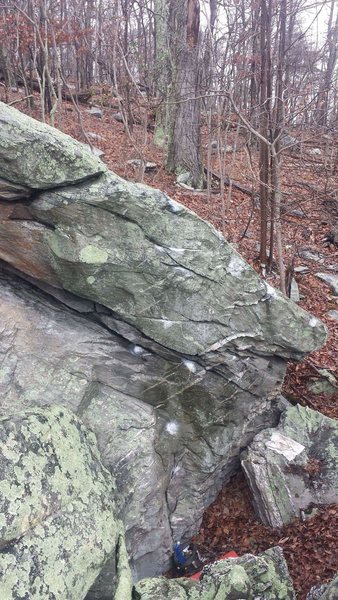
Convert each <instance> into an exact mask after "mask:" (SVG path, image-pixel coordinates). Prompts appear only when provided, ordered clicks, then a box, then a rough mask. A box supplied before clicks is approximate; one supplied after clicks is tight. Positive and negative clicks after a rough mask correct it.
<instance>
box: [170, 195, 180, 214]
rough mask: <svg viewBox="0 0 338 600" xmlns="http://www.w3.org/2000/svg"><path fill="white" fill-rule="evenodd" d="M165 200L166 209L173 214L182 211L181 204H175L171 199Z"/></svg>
mask: <svg viewBox="0 0 338 600" xmlns="http://www.w3.org/2000/svg"><path fill="white" fill-rule="evenodd" d="M166 200H167V207H168V208H169V210H170V211H171V212H173V213H179V212H181V211H182V209H183V207H182V205H181V204H179V203H178V202H176V201H175V200H172V199H171V198H168V197H167V198H166Z"/></svg>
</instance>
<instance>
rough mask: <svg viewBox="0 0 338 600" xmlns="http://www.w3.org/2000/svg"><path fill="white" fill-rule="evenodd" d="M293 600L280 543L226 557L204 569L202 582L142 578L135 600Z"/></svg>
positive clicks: (137, 587) (134, 594)
mask: <svg viewBox="0 0 338 600" xmlns="http://www.w3.org/2000/svg"><path fill="white" fill-rule="evenodd" d="M164 598H166V599H167V600H238V599H241V600H257V598H264V600H294V599H295V593H294V590H293V586H292V582H291V578H290V575H289V573H288V569H287V565H286V562H285V560H284V557H283V552H282V550H281V548H279V547H278V546H277V547H275V548H270V550H267V551H266V552H263V553H262V554H259V555H258V556H253V555H252V554H245V555H244V556H242V557H241V558H236V559H231V558H230V559H227V560H222V561H218V562H216V563H213V564H211V565H208V566H207V567H205V568H204V569H203V573H202V578H201V581H200V582H196V581H192V580H189V579H185V578H182V579H176V580H175V579H174V580H169V579H166V578H164V577H162V578H158V579H146V580H143V581H140V582H139V583H138V584H137V585H136V586H135V589H134V593H133V600H163V599H164Z"/></svg>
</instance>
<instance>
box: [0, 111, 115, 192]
mask: <svg viewBox="0 0 338 600" xmlns="http://www.w3.org/2000/svg"><path fill="white" fill-rule="evenodd" d="M104 171H106V167H105V165H104V164H103V163H101V162H100V161H99V160H97V159H96V158H95V157H94V156H93V154H92V153H91V152H90V150H87V149H86V148H85V146H84V145H83V144H80V142H77V141H76V140H73V139H72V138H71V137H69V136H68V135H66V134H64V133H61V132H60V131H56V130H55V129H54V128H53V127H50V126H49V125H45V124H44V123H40V122H39V121H35V119H31V118H30V117H28V116H26V115H25V114H23V113H21V112H19V111H18V110H16V109H15V108H12V107H11V106H7V104H4V103H3V102H0V177H2V178H3V179H5V180H7V181H9V182H12V183H16V184H21V185H23V186H25V187H28V188H32V189H46V188H54V187H57V186H59V185H66V184H67V183H76V182H79V181H83V180H85V179H88V178H89V177H93V176H95V175H98V174H99V173H103V172H104Z"/></svg>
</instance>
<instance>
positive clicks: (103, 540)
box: [0, 406, 117, 600]
mask: <svg viewBox="0 0 338 600" xmlns="http://www.w3.org/2000/svg"><path fill="white" fill-rule="evenodd" d="M0 432H1V433H0V472H1V480H0V573H1V578H0V597H1V598H2V599H4V600H21V599H23V598H25V599H26V598H27V599H28V598H34V600H46V599H47V598H49V599H52V598H53V600H65V598H67V600H82V599H83V598H84V597H85V596H86V593H87V591H88V589H89V588H90V586H91V585H92V583H93V582H94V581H95V579H96V577H97V576H98V574H99V573H100V571H101V569H102V567H103V565H104V563H105V562H106V561H107V559H108V558H109V557H110V556H111V555H113V554H114V553H115V545H116V539H117V524H116V521H115V516H114V503H113V499H112V498H113V493H112V492H113V489H114V486H113V480H112V478H111V476H110V474H109V473H108V471H107V470H106V469H104V467H103V466H102V464H101V462H100V456H99V452H98V449H97V445H96V440H95V436H94V435H93V434H92V433H91V432H89V431H88V430H87V429H86V427H84V425H83V424H82V423H81V422H80V421H79V419H78V418H77V417H76V416H75V415H74V414H72V413H71V412H69V411H68V410H67V409H65V407H60V406H53V407H44V408H41V409H38V408H33V409H32V410H26V411H25V412H20V413H13V414H11V416H9V417H4V418H1V419H0Z"/></svg>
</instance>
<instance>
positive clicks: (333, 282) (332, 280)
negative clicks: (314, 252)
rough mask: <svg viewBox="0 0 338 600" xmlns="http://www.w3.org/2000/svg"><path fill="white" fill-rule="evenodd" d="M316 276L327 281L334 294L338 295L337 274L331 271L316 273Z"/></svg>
mask: <svg viewBox="0 0 338 600" xmlns="http://www.w3.org/2000/svg"><path fill="white" fill-rule="evenodd" d="M316 277H318V278H319V279H321V280H322V281H324V282H325V283H327V285H329V286H330V288H331V289H332V291H333V292H334V293H335V294H336V296H338V275H333V274H332V273H316Z"/></svg>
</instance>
